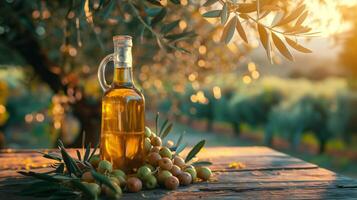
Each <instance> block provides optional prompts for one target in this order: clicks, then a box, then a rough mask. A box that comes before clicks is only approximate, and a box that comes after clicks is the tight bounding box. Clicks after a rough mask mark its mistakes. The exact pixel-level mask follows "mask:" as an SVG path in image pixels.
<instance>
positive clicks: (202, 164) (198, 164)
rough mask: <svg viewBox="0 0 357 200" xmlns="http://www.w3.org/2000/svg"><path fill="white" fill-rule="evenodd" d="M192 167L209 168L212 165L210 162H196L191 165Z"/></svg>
mask: <svg viewBox="0 0 357 200" xmlns="http://www.w3.org/2000/svg"><path fill="white" fill-rule="evenodd" d="M192 165H193V166H195V167H199V166H209V165H212V162H210V161H197V162H194V163H192Z"/></svg>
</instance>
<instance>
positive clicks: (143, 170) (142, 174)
mask: <svg viewBox="0 0 357 200" xmlns="http://www.w3.org/2000/svg"><path fill="white" fill-rule="evenodd" d="M136 175H137V177H138V178H140V179H141V180H145V178H146V177H147V176H149V175H151V170H150V168H149V167H147V166H141V167H140V168H139V169H138V171H137V172H136Z"/></svg>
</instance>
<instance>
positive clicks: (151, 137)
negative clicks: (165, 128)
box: [150, 131, 156, 140]
mask: <svg viewBox="0 0 357 200" xmlns="http://www.w3.org/2000/svg"><path fill="white" fill-rule="evenodd" d="M154 137H156V134H155V133H154V132H152V131H151V135H150V140H151V139H153V138H154Z"/></svg>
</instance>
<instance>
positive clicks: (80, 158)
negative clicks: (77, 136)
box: [76, 149, 82, 160]
mask: <svg viewBox="0 0 357 200" xmlns="http://www.w3.org/2000/svg"><path fill="white" fill-rule="evenodd" d="M76 153H77V158H78V160H82V157H81V152H79V150H78V149H77V150H76Z"/></svg>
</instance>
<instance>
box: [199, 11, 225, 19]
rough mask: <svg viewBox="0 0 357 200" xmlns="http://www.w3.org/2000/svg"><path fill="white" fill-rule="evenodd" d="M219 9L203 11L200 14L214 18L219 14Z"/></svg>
mask: <svg viewBox="0 0 357 200" xmlns="http://www.w3.org/2000/svg"><path fill="white" fill-rule="evenodd" d="M221 12H222V11H221V10H211V11H208V12H206V13H203V14H202V16H203V17H206V18H215V17H219V16H221Z"/></svg>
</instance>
